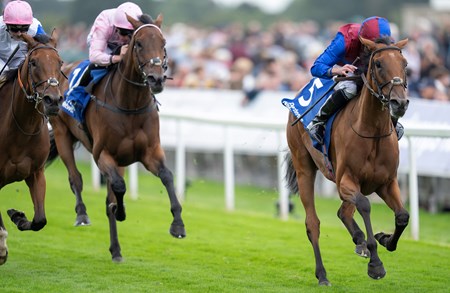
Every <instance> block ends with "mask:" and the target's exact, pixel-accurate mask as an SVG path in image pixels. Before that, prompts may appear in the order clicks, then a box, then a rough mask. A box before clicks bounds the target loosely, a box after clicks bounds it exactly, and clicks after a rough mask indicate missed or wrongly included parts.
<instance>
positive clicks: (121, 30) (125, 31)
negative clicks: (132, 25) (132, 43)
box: [116, 27, 134, 38]
mask: <svg viewBox="0 0 450 293" xmlns="http://www.w3.org/2000/svg"><path fill="white" fill-rule="evenodd" d="M116 30H117V32H118V33H119V35H121V36H124V37H126V36H128V37H130V38H131V36H132V35H133V32H134V31H133V30H128V29H125V28H120V27H118V28H116Z"/></svg>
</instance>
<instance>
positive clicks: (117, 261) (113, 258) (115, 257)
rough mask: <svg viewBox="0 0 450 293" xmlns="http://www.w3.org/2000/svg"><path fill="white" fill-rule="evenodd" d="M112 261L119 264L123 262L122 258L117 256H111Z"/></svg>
mask: <svg viewBox="0 0 450 293" xmlns="http://www.w3.org/2000/svg"><path fill="white" fill-rule="evenodd" d="M112 261H113V262H114V263H121V262H123V258H122V256H121V255H119V256H113V257H112Z"/></svg>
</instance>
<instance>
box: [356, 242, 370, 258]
mask: <svg viewBox="0 0 450 293" xmlns="http://www.w3.org/2000/svg"><path fill="white" fill-rule="evenodd" d="M355 253H356V254H357V255H359V256H361V257H365V258H369V257H370V251H369V249H367V243H363V244H358V245H356V247H355Z"/></svg>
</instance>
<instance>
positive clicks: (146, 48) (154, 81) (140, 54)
mask: <svg viewBox="0 0 450 293" xmlns="http://www.w3.org/2000/svg"><path fill="white" fill-rule="evenodd" d="M127 19H128V21H129V22H130V23H131V24H132V25H133V27H134V28H135V31H134V33H133V37H132V39H131V42H130V48H131V49H132V50H129V51H131V52H129V53H130V54H134V55H135V63H136V64H135V67H136V68H137V70H138V72H139V74H140V75H141V76H142V79H143V82H144V84H147V85H149V86H150V89H151V91H152V93H153V94H158V93H160V92H162V91H163V89H164V82H165V81H166V78H167V77H166V76H165V74H164V73H165V71H166V69H167V56H166V48H165V45H166V40H165V39H164V36H163V34H162V32H161V24H162V21H163V17H162V15H161V14H160V15H158V17H157V18H156V20H155V21H152V19H151V18H150V17H149V16H148V15H145V14H144V15H143V16H141V18H140V19H139V20H135V19H133V18H131V17H129V16H128V15H127Z"/></svg>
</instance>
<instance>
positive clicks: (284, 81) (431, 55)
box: [59, 17, 450, 105]
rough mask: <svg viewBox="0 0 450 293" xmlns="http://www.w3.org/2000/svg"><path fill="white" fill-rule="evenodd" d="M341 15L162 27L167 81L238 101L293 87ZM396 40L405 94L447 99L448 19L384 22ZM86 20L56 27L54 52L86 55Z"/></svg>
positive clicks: (75, 56)
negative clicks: (234, 94)
mask: <svg viewBox="0 0 450 293" xmlns="http://www.w3.org/2000/svg"><path fill="white" fill-rule="evenodd" d="M342 24H344V23H343V22H330V23H329V24H328V25H327V26H326V27H325V28H321V27H320V26H319V25H318V24H317V23H316V22H314V21H305V22H298V23H294V22H286V21H280V22H277V23H275V24H274V25H272V26H270V27H269V28H263V27H262V26H261V25H260V24H259V23H258V22H255V21H250V22H249V23H248V24H246V25H242V24H237V23H234V24H230V25H227V26H223V27H214V28H212V27H210V28H205V27H195V26H190V25H186V24H183V23H177V24H174V25H172V26H164V27H163V31H164V33H165V37H166V39H167V53H168V57H169V72H168V76H171V77H172V78H173V79H172V80H168V81H167V86H168V87H184V88H197V89H204V88H220V89H234V90H241V91H242V92H243V101H242V103H243V105H246V104H247V103H248V102H250V101H251V100H253V99H254V98H256V97H257V96H258V93H259V92H261V91H264V90H274V91H298V90H299V89H300V88H301V87H302V86H303V85H305V84H306V83H307V82H308V81H309V80H310V78H311V75H310V72H309V68H310V67H311V64H312V63H313V62H314V60H315V59H316V58H317V56H318V55H319V54H321V53H322V51H323V50H324V49H325V48H326V46H327V45H328V44H329V42H330V40H331V39H332V38H333V36H334V35H335V34H336V32H337V30H338V28H339V26H341V25H342ZM391 25H392V27H391V29H392V32H393V37H394V39H396V40H399V39H403V38H405V37H407V38H409V43H408V45H407V46H406V48H405V49H404V51H403V54H404V55H405V56H406V58H407V60H408V72H407V74H408V90H409V95H410V96H412V97H420V98H423V99H430V100H440V101H450V70H449V68H450V44H449V43H450V18H448V17H447V19H446V21H445V19H444V21H440V22H439V23H437V24H436V23H433V22H432V21H430V20H427V19H421V20H420V21H417V27H415V28H413V29H411V31H412V33H410V34H408V35H405V34H403V33H401V32H399V30H398V28H397V26H396V25H395V24H391ZM87 32H88V27H86V26H85V25H82V24H80V25H76V26H67V27H63V28H61V32H60V36H61V37H60V45H59V48H60V52H61V54H62V55H63V58H65V60H68V61H72V60H77V59H82V58H85V57H86V56H87V55H86V52H87V49H86V35H87Z"/></svg>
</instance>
